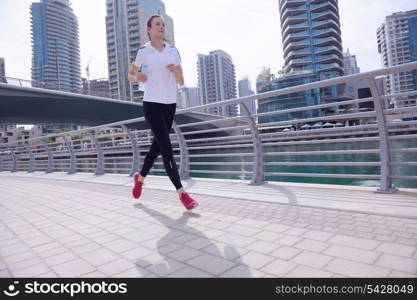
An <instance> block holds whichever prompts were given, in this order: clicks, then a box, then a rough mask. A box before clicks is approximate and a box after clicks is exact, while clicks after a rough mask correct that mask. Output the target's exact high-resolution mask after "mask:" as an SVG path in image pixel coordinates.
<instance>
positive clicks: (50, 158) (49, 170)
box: [45, 143, 54, 173]
mask: <svg viewBox="0 0 417 300" xmlns="http://www.w3.org/2000/svg"><path fill="white" fill-rule="evenodd" d="M45 147H46V152H48V165H47V166H46V170H45V173H52V172H53V171H54V156H53V154H52V150H51V147H49V145H48V144H47V143H45Z"/></svg>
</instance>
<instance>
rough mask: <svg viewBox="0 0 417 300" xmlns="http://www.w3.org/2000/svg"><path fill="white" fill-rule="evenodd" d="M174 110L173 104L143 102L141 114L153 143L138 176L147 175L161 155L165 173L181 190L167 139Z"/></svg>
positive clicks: (178, 175)
mask: <svg viewBox="0 0 417 300" xmlns="http://www.w3.org/2000/svg"><path fill="white" fill-rule="evenodd" d="M175 108H176V104H175V103H174V104H162V103H154V102H147V101H143V114H144V115H145V120H146V122H148V124H149V126H150V127H151V130H152V133H153V141H152V146H151V148H150V149H149V152H148V154H146V157H145V161H144V162H143V166H142V171H141V172H140V175H142V176H143V177H145V176H146V175H148V173H149V170H150V169H151V168H152V165H153V163H154V161H155V159H156V158H157V157H158V154H160V153H161V154H162V159H163V160H164V166H165V171H166V172H167V174H168V176H169V179H171V181H172V183H173V184H174V186H175V188H176V189H177V190H178V189H180V188H182V184H181V180H180V174H179V173H178V168H177V165H176V163H175V160H174V153H173V151H172V145H171V140H170V139H169V133H170V131H171V128H172V122H173V121H174V116H175Z"/></svg>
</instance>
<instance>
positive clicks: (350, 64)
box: [343, 49, 361, 75]
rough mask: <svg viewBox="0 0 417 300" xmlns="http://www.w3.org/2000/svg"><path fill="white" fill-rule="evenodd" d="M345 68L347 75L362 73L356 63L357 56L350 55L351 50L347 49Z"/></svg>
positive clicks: (344, 61)
mask: <svg viewBox="0 0 417 300" xmlns="http://www.w3.org/2000/svg"><path fill="white" fill-rule="evenodd" d="M343 68H344V73H345V75H352V74H356V73H360V72H361V70H360V68H359V67H358V63H357V61H356V55H354V54H350V52H349V49H347V52H343Z"/></svg>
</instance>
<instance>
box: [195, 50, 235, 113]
mask: <svg viewBox="0 0 417 300" xmlns="http://www.w3.org/2000/svg"><path fill="white" fill-rule="evenodd" d="M197 66H198V83H199V91H200V103H201V105H204V104H208V103H213V102H221V101H224V100H228V99H233V98H236V96H237V93H236V74H235V66H234V64H233V61H232V57H231V56H230V55H229V54H227V53H226V52H224V51H223V50H215V51H211V52H210V53H209V55H203V54H198V61H197ZM208 113H211V114H217V115H221V116H228V117H234V116H237V115H238V107H237V104H233V105H228V106H226V107H221V106H218V107H212V108H209V109H208Z"/></svg>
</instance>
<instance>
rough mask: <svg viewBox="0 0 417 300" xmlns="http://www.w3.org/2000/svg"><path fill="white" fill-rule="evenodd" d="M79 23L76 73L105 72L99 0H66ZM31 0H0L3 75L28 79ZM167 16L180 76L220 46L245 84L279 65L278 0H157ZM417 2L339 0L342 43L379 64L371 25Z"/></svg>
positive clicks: (191, 77) (188, 79) (365, 62)
mask: <svg viewBox="0 0 417 300" xmlns="http://www.w3.org/2000/svg"><path fill="white" fill-rule="evenodd" d="M70 1H71V3H72V7H73V9H74V12H75V14H76V15H77V17H78V21H79V28H80V51H81V73H82V76H83V77H86V71H85V68H86V66H87V63H88V62H89V61H90V78H91V79H95V78H103V77H108V75H107V54H106V53H107V52H106V32H105V20H104V18H105V14H106V6H105V0H70ZM32 2H39V1H38V0H0V57H4V58H5V63H6V76H8V77H16V78H21V79H30V76H31V73H30V68H31V40H30V39H31V36H30V31H31V29H30V14H29V8H30V4H31V3H32ZM163 2H164V3H165V7H166V12H167V14H168V15H169V16H171V17H172V18H173V20H174V34H175V46H176V47H177V48H178V50H179V51H180V53H181V58H182V67H183V70H184V77H185V84H186V86H189V87H192V86H196V84H197V65H196V62H197V54H208V53H209V52H210V51H212V50H216V49H221V50H224V51H226V52H227V53H229V54H230V55H231V56H232V59H233V63H234V65H235V68H236V79H237V80H239V79H241V78H243V77H245V76H248V77H249V79H250V80H251V82H252V86H254V83H255V81H256V77H257V75H258V74H259V73H260V71H261V70H262V67H269V68H271V71H272V72H273V73H277V71H279V70H280V69H281V68H282V65H283V51H282V43H281V28H280V18H279V9H278V0H257V1H254V0H227V1H225V0H210V1H207V0H192V1H191V0H163ZM413 9H417V1H416V0H396V1H393V0H339V13H340V22H341V31H342V44H343V48H344V50H346V48H349V51H350V53H351V54H355V55H356V58H357V62H358V65H359V67H360V68H361V72H364V71H370V70H374V69H379V68H381V60H380V56H379V54H378V50H377V42H376V30H377V28H378V27H379V26H380V25H381V24H382V23H383V22H384V20H385V16H387V15H390V14H392V13H394V12H398V11H407V10H413Z"/></svg>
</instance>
